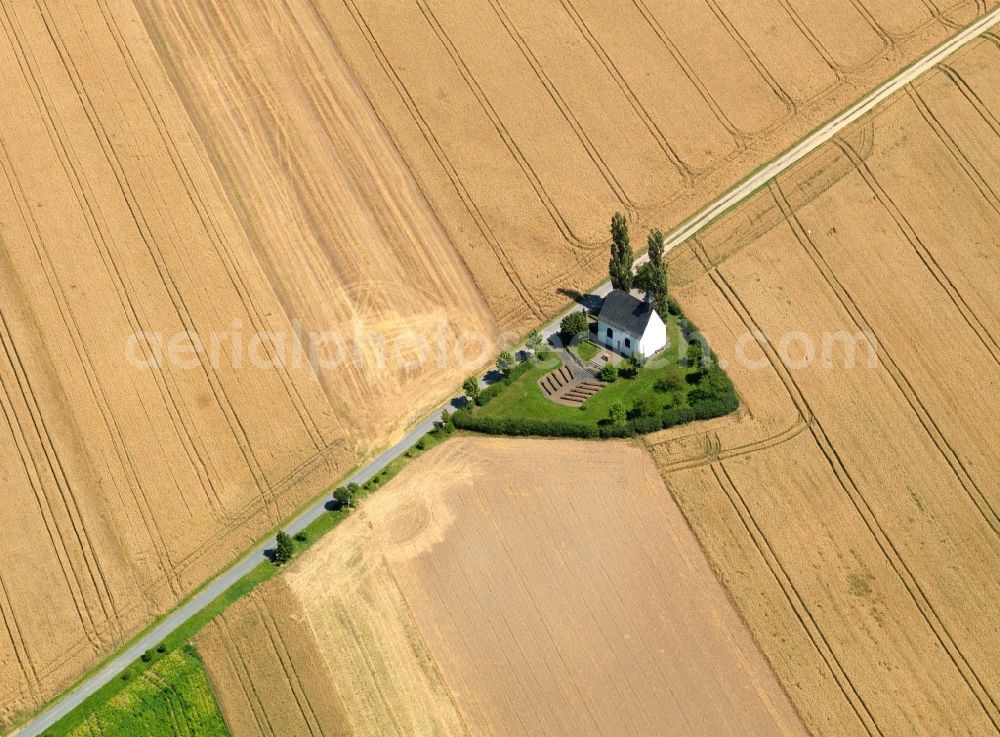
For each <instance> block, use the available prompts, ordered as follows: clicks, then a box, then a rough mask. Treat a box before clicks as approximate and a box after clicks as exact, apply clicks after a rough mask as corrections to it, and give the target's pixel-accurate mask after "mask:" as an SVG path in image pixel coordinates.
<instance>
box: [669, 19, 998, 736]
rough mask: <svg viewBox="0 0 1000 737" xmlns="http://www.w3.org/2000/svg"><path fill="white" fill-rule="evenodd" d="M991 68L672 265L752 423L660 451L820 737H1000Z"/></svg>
mask: <svg viewBox="0 0 1000 737" xmlns="http://www.w3.org/2000/svg"><path fill="white" fill-rule="evenodd" d="M998 65H1000V38H998V37H997V36H996V35H988V36H987V37H985V38H984V39H982V40H980V41H977V42H975V43H974V44H971V45H970V46H968V47H966V49H964V50H963V51H962V52H960V53H959V54H958V55H956V56H955V57H953V58H952V59H951V60H949V61H948V62H947V63H946V64H944V65H942V66H940V67H938V68H936V69H935V70H933V71H932V72H930V73H928V74H927V75H924V76H923V77H921V78H920V79H919V80H918V81H917V82H916V83H915V84H913V85H911V86H910V87H909V88H908V89H906V90H905V91H904V92H902V93H900V94H899V95H897V96H896V97H894V98H893V99H892V100H891V101H890V102H889V103H887V104H886V105H884V106H882V107H881V108H880V109H879V110H878V111H877V113H876V114H874V115H872V116H870V117H869V118H868V119H866V120H865V121H864V122H863V123H861V124H860V125H858V126H856V127H855V128H854V129H853V130H850V131H848V132H847V133H846V134H845V135H844V136H841V137H839V138H837V139H835V140H833V141H832V142H830V143H829V144H828V145H826V146H825V147H824V148H823V149H821V150H819V151H817V152H816V154H815V155H813V156H812V157H811V158H809V159H808V160H806V161H804V162H802V163H801V164H800V165H799V166H797V167H795V168H794V169H792V170H790V171H789V172H788V173H787V174H786V175H784V176H781V177H779V178H778V179H777V181H775V182H773V183H772V184H771V185H770V186H769V187H768V188H767V189H766V190H764V191H762V192H760V193H759V194H758V195H756V196H755V197H754V198H752V199H751V200H750V201H748V202H747V203H745V204H744V205H743V206H741V207H739V208H737V209H736V210H735V211H733V212H732V213H731V214H730V215H728V216H727V217H725V218H723V219H722V220H720V221H718V222H717V223H716V224H714V225H713V226H712V227H710V228H709V229H708V230H707V231H705V232H703V233H702V234H700V235H699V236H698V237H697V239H696V240H694V241H692V242H690V243H689V244H687V245H685V246H684V247H682V248H681V249H679V250H678V251H677V252H676V253H675V254H674V260H673V266H674V269H673V273H674V275H675V284H679V283H681V282H684V286H680V287H678V288H676V290H675V295H676V296H677V297H678V299H680V300H681V301H682V302H683V304H684V306H685V311H686V313H687V314H688V315H690V316H691V317H692V319H694V320H695V321H696V322H697V323H698V324H699V327H701V328H702V329H703V330H704V331H705V332H706V333H707V334H708V335H709V336H710V338H711V339H712V341H713V345H714V346H715V347H716V348H717V349H718V351H719V353H720V355H721V356H723V357H724V358H725V359H727V360H728V362H729V365H728V366H727V370H728V371H729V372H730V374H731V376H733V378H734V380H735V381H736V383H737V386H738V388H739V390H740V393H741V397H742V398H743V400H744V409H743V412H742V413H741V415H740V416H739V417H738V418H736V419H728V420H720V421H716V423H715V425H714V426H713V427H711V428H709V429H708V430H699V431H697V432H690V431H688V432H687V433H686V434H685V433H684V432H679V433H670V432H667V433H664V434H662V435H661V436H659V437H653V438H652V439H651V441H650V445H651V451H652V453H653V455H654V457H655V458H656V460H657V463H658V465H659V466H660V469H661V471H662V472H663V475H664V478H665V480H666V484H667V486H668V488H669V489H670V490H671V492H672V493H673V495H674V496H675V497H676V499H677V500H678V502H679V504H680V505H681V507H682V509H683V510H684V513H685V515H686V517H687V519H688V520H689V521H690V523H691V525H692V527H693V528H694V530H695V532H696V534H697V535H698V537H699V540H700V541H701V543H702V544H703V546H704V547H705V549H706V550H707V551H708V554H709V557H710V558H711V559H712V562H713V565H714V567H715V569H716V570H717V571H718V573H719V575H720V577H721V578H722V580H723V581H724V583H725V585H726V587H727V589H728V591H729V593H730V595H731V596H732V598H733V600H734V601H735V602H736V604H737V606H738V608H739V609H740V611H741V613H742V615H743V618H744V619H745V620H746V621H747V622H748V624H749V626H750V628H751V630H752V631H753V633H754V637H755V639H756V640H757V642H758V643H759V644H760V646H761V648H762V650H763V652H764V653H765V654H766V655H767V657H768V659H769V660H770V662H771V663H772V665H773V666H774V668H775V671H776V673H777V675H778V677H779V679H780V680H781V681H782V683H783V684H784V686H785V689H786V690H787V692H788V693H789V694H790V695H791V697H792V700H793V702H794V703H795V705H796V707H797V710H798V712H799V713H800V714H801V715H802V716H803V719H804V720H805V722H806V724H807V725H808V726H809V728H810V730H811V731H812V732H813V733H814V734H817V735H859V736H861V735H900V736H903V735H906V736H907V737H909V736H911V735H927V736H928V737H934V736H937V735H944V734H948V735H992V734H996V731H997V725H998V723H1000V712H998V708H997V703H998V698H1000V657H998V651H997V648H996V643H997V641H998V636H1000V588H998V583H997V571H998V570H1000V537H998V536H1000V516H998V513H1000V494H998V492H997V484H996V479H997V478H998V475H1000V465H998V461H997V457H996V453H995V451H994V445H995V443H994V438H993V435H995V432H994V430H995V428H996V427H997V421H996V417H997V414H998V412H1000V400H998V396H1000V371H998V366H1000V350H998V344H997V338H998V337H1000V300H998V297H997V292H996V285H997V284H998V283H1000V240H998V233H1000V200H998V199H997V193H998V192H1000V158H998V157H997V151H1000V146H998V143H1000V123H998V117H1000V86H998V78H997V75H996V73H995V70H996V69H997V67H998ZM754 333H756V334H757V335H758V336H760V337H759V338H755V339H753V340H751V341H741V337H742V336H745V335H749V334H754ZM826 334H837V335H840V336H841V338H843V339H838V340H837V342H835V343H833V344H830V346H829V350H828V351H827V356H826V360H824V357H823V353H824V351H823V343H822V336H823V335H826ZM789 335H795V336H797V337H795V338H792V339H788V338H787V337H786V336H789ZM847 336H850V339H849V340H848V339H846V337H847ZM809 345H812V346H813V348H809V347H808V346H809ZM814 349H815V356H813V357H812V360H810V356H809V354H810V353H811V352H812V351H813V350H814ZM852 354H853V355H854V360H855V361H856V364H857V365H856V366H855V367H854V368H849V363H848V362H849V361H850V360H851V355H852ZM871 354H874V356H875V358H876V360H875V361H874V362H871V363H870V362H869V356H870V355H871Z"/></svg>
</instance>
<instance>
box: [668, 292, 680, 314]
mask: <svg viewBox="0 0 1000 737" xmlns="http://www.w3.org/2000/svg"><path fill="white" fill-rule="evenodd" d="M667 312H669V313H670V314H671V315H673V316H674V317H680V316H681V306H680V305H679V304H677V300H676V299H674V298H673V297H667Z"/></svg>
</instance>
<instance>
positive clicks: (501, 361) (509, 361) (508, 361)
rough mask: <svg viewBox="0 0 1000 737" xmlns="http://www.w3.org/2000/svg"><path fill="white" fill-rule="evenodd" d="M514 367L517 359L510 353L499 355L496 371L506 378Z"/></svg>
mask: <svg viewBox="0 0 1000 737" xmlns="http://www.w3.org/2000/svg"><path fill="white" fill-rule="evenodd" d="M515 366H517V359H515V358H514V354H512V353H511V352H510V351H503V352H501V353H500V357H499V358H498V359H497V371H499V372H500V373H501V374H503V375H504V376H506V375H507V374H509V373H510V372H511V370H512V369H513V368H514V367H515Z"/></svg>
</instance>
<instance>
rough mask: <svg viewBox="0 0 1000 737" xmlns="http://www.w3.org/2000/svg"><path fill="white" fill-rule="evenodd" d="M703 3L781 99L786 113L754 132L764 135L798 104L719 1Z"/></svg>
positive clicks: (772, 129)
mask: <svg viewBox="0 0 1000 737" xmlns="http://www.w3.org/2000/svg"><path fill="white" fill-rule="evenodd" d="M637 1H638V2H642V0H637ZM705 3H706V4H707V5H708V7H709V9H710V10H711V11H712V13H713V14H714V15H715V17H716V18H718V19H719V23H721V24H722V26H723V28H725V29H726V33H728V34H729V36H730V37H731V38H732V39H733V41H734V42H735V43H736V45H737V46H739V47H740V50H741V51H742V52H743V55H744V56H746V58H747V60H748V61H749V62H750V64H751V65H752V66H753V68H754V69H755V70H756V71H757V74H759V75H760V78H761V79H763V80H764V82H765V83H766V84H767V86H768V87H770V88H771V91H772V92H773V93H774V95H775V97H777V98H778V99H779V100H781V102H782V104H783V105H784V106H785V110H786V112H787V115H786V116H785V117H784V118H781V119H779V120H776V121H775V122H774V123H772V124H771V125H770V126H768V127H767V128H764V129H763V130H761V131H757V132H756V133H755V134H754V137H755V138H758V137H761V136H764V135H766V134H768V133H770V132H772V131H774V130H775V129H777V128H779V127H780V126H781V125H782V123H784V121H785V120H787V119H788V118H791V117H794V116H795V115H796V114H797V113H798V105H796V103H795V101H794V100H793V99H792V96H791V95H789V94H788V92H787V91H786V90H785V89H784V88H783V87H782V86H781V83H780V82H778V80H777V79H776V78H775V77H774V75H773V74H771V72H770V71H769V70H768V68H767V67H766V66H765V65H764V62H762V61H761V60H760V58H759V57H758V56H757V55H756V54H755V53H754V51H753V49H752V48H751V46H750V44H749V43H748V42H747V40H746V39H745V38H744V37H743V36H742V35H741V34H740V32H739V31H738V30H736V26H734V25H733V22H732V21H731V20H730V19H729V16H728V15H726V12H725V11H724V10H723V9H722V8H721V7H720V5H719V3H718V2H716V0H705Z"/></svg>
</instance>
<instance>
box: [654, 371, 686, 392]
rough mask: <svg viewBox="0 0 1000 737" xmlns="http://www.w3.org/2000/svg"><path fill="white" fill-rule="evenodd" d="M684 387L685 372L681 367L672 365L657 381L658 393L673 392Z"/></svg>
mask: <svg viewBox="0 0 1000 737" xmlns="http://www.w3.org/2000/svg"><path fill="white" fill-rule="evenodd" d="M683 386H684V370H683V369H682V368H681V367H680V366H675V365H673V364H671V365H670V366H667V367H666V369H664V371H663V375H662V376H660V378H659V379H657V380H656V391H658V392H672V391H676V390H678V389H680V388H681V387H683Z"/></svg>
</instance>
